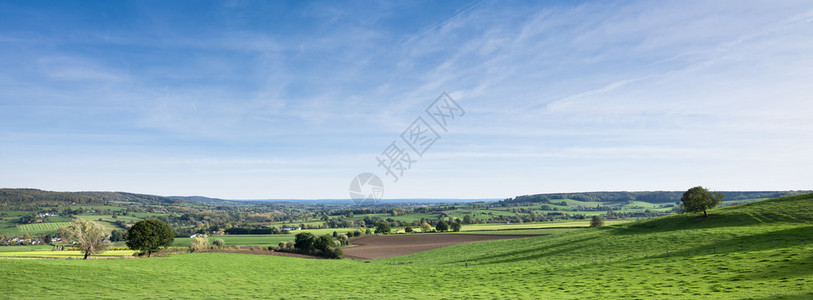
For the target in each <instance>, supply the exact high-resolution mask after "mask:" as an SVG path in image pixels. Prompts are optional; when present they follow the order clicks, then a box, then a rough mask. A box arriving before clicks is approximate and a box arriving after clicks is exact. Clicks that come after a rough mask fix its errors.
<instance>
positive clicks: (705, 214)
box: [703, 209, 709, 218]
mask: <svg viewBox="0 0 813 300" xmlns="http://www.w3.org/2000/svg"><path fill="white" fill-rule="evenodd" d="M703 216H705V217H706V218H708V217H709V214H707V213H706V210H705V209H704V210H703Z"/></svg>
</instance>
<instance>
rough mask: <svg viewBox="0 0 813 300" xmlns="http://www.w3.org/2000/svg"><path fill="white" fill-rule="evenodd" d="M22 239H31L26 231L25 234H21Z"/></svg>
mask: <svg viewBox="0 0 813 300" xmlns="http://www.w3.org/2000/svg"><path fill="white" fill-rule="evenodd" d="M23 239H24V240H30V239H31V235H30V234H28V232H26V233H25V234H23Z"/></svg>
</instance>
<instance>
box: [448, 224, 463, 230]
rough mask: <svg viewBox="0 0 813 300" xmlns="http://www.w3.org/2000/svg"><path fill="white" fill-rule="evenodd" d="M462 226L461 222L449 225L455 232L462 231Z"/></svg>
mask: <svg viewBox="0 0 813 300" xmlns="http://www.w3.org/2000/svg"><path fill="white" fill-rule="evenodd" d="M461 227H462V226H460V223H457V222H453V223H452V225H449V228H451V229H452V231H454V232H460V228H461Z"/></svg>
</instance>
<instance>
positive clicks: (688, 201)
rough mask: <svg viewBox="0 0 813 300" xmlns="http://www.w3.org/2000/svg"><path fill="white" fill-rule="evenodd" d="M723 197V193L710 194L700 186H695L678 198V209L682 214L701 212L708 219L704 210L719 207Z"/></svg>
mask: <svg viewBox="0 0 813 300" xmlns="http://www.w3.org/2000/svg"><path fill="white" fill-rule="evenodd" d="M724 197H725V196H724V195H723V193H719V192H714V193H712V192H709V190H707V189H706V188H704V187H702V186H696V187H693V188H690V189H689V190H688V191H686V192H685V193H683V197H681V198H680V201H681V203H680V208H681V210H682V212H684V213H687V212H701V211H702V212H703V216H705V217H708V216H709V214H708V213H706V210H708V209H712V208H714V207H716V206H717V205H720V203H722V202H723V198H724Z"/></svg>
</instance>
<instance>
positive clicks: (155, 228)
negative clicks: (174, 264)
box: [127, 219, 175, 257]
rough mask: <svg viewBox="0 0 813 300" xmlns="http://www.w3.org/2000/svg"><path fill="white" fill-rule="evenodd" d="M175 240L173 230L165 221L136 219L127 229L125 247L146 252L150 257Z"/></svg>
mask: <svg viewBox="0 0 813 300" xmlns="http://www.w3.org/2000/svg"><path fill="white" fill-rule="evenodd" d="M173 241H175V232H174V231H173V230H172V227H169V225H167V223H164V222H162V221H161V220H158V219H146V220H141V221H138V223H135V225H133V227H130V230H128V231H127V247H130V249H133V250H139V251H141V253H145V252H146V253H147V257H150V255H152V253H153V252H156V251H158V250H160V249H161V248H166V247H169V246H171V245H172V242H173Z"/></svg>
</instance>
